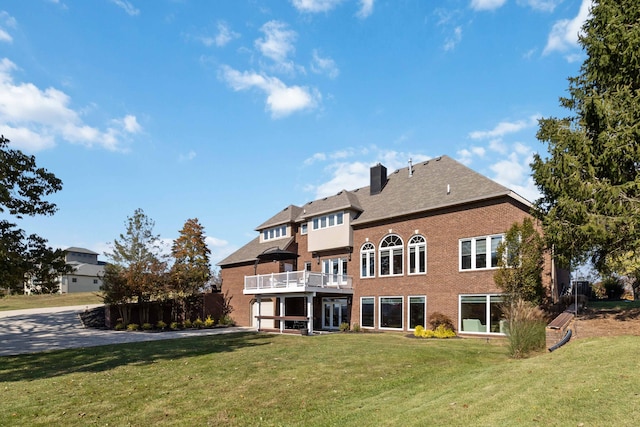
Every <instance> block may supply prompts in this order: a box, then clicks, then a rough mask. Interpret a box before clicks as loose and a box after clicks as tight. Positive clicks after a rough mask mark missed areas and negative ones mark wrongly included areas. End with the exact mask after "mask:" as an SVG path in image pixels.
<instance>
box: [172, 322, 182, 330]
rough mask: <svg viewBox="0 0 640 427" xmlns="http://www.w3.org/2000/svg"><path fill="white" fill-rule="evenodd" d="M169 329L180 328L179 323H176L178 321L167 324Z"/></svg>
mask: <svg viewBox="0 0 640 427" xmlns="http://www.w3.org/2000/svg"><path fill="white" fill-rule="evenodd" d="M169 329H171V330H172V331H177V330H178V329H180V325H179V324H178V322H171V324H170V325H169Z"/></svg>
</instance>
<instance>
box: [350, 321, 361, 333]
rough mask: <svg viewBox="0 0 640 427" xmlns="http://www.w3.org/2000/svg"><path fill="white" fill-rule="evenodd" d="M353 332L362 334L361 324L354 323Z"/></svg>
mask: <svg viewBox="0 0 640 427" xmlns="http://www.w3.org/2000/svg"><path fill="white" fill-rule="evenodd" d="M351 330H352V331H353V332H362V330H361V329H360V324H359V323H354V324H353V328H351Z"/></svg>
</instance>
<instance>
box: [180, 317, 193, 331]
mask: <svg viewBox="0 0 640 427" xmlns="http://www.w3.org/2000/svg"><path fill="white" fill-rule="evenodd" d="M192 326H193V323H191V320H189V319H187V320H185V321H184V322H183V323H182V327H183V328H185V329H189V328H191V327H192Z"/></svg>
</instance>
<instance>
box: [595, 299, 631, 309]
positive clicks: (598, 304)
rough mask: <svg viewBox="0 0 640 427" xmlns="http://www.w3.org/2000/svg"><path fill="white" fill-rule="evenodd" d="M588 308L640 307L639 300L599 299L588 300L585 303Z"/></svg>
mask: <svg viewBox="0 0 640 427" xmlns="http://www.w3.org/2000/svg"><path fill="white" fill-rule="evenodd" d="M587 306H588V307H589V308H592V309H594V310H602V309H613V310H626V309H630V308H640V300H634V301H628V300H613V301H609V300H599V301H589V303H588V304H587Z"/></svg>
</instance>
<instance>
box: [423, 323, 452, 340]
mask: <svg viewBox="0 0 640 427" xmlns="http://www.w3.org/2000/svg"><path fill="white" fill-rule="evenodd" d="M413 335H414V336H416V337H418V338H453V337H455V336H456V333H455V332H454V331H453V330H452V329H451V328H448V327H447V326H445V325H444V324H441V325H439V326H438V327H437V328H435V329H434V330H431V329H425V328H424V327H423V326H422V325H418V326H416V328H415V330H414V331H413Z"/></svg>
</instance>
